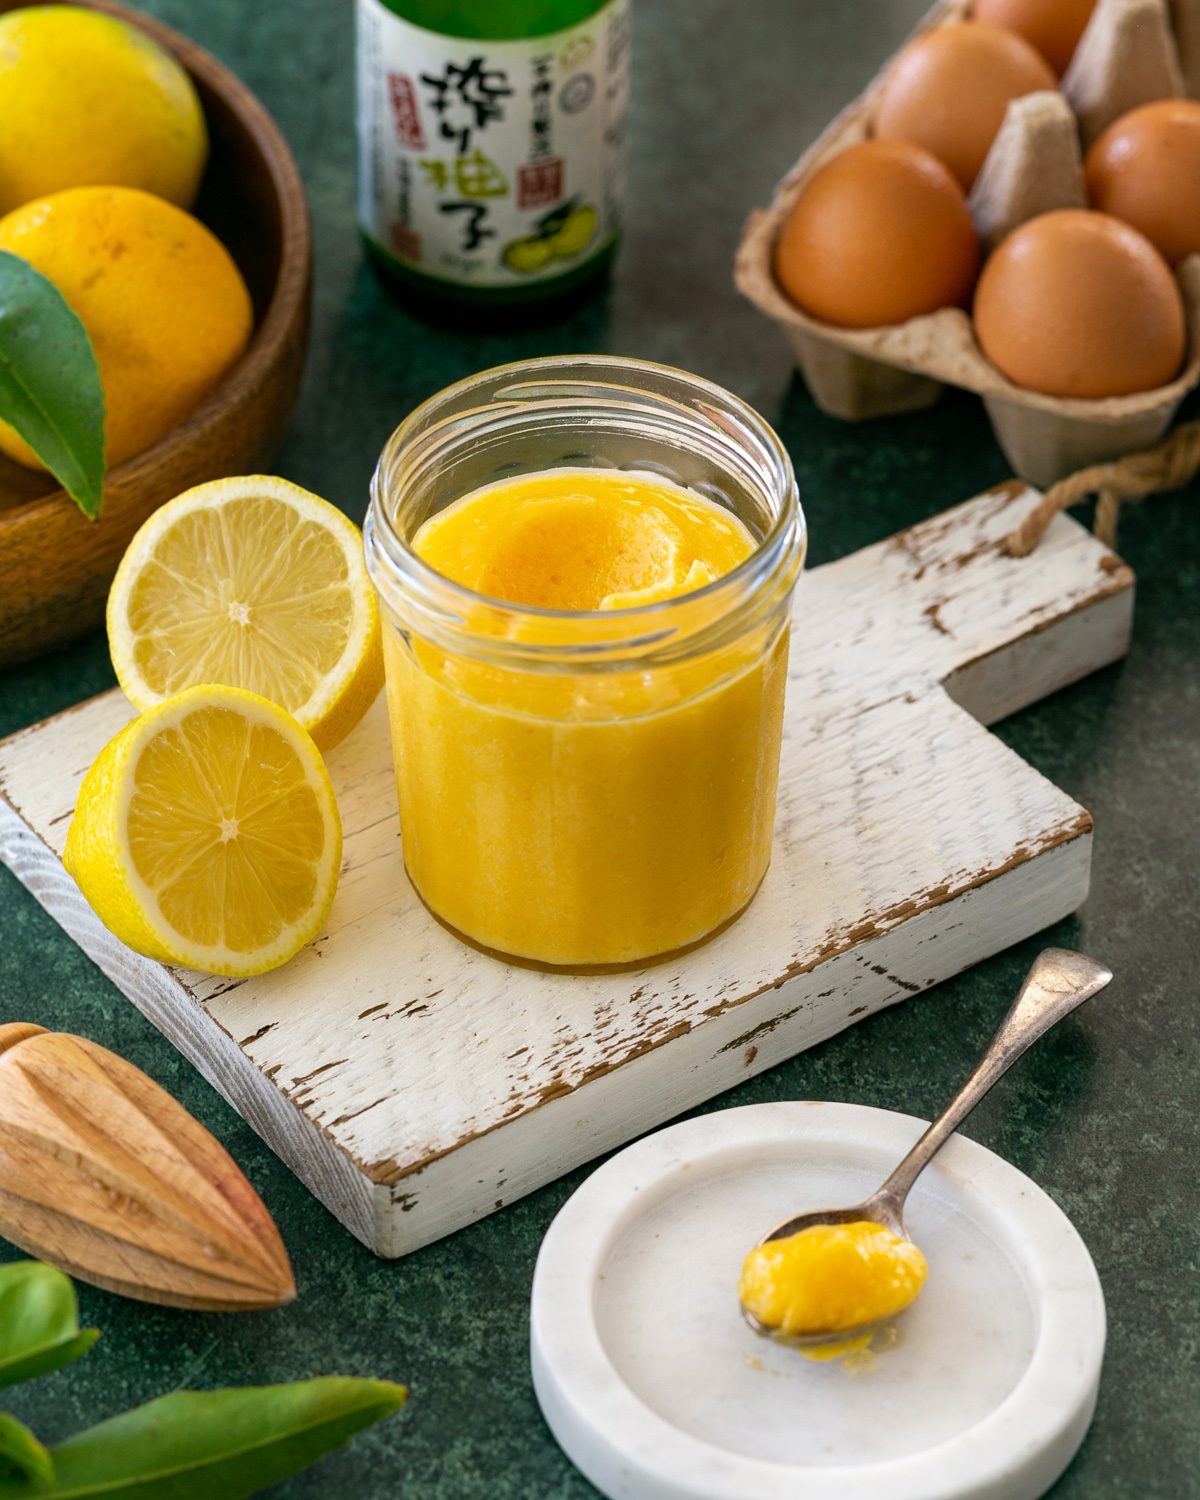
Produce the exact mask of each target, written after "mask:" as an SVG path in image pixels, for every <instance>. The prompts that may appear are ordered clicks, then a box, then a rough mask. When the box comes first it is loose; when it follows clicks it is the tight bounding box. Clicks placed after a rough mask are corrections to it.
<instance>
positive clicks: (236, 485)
mask: <svg viewBox="0 0 1200 1500" xmlns="http://www.w3.org/2000/svg"><path fill="white" fill-rule="evenodd" d="M108 646H109V651H110V653H111V655H112V663H113V667H114V669H115V671H116V674H117V680H118V681H119V682H120V684H121V687H122V688H123V689H124V691H125V695H126V697H128V698H129V700H130V702H132V703H133V704H134V706H135V707H137V708H150V707H152V706H153V705H154V704H156V703H161V702H163V701H164V699H167V698H169V697H171V696H172V695H173V694H175V693H178V692H181V691H183V690H184V689H185V688H189V687H193V686H195V685H196V684H197V683H212V682H219V683H225V684H227V685H228V686H230V687H240V688H245V689H246V690H247V691H249V692H252V693H258V694H260V695H261V696H262V697H264V698H269V699H271V701H272V702H273V703H278V704H279V705H280V706H281V707H283V708H285V709H287V711H288V712H289V713H290V714H292V715H294V717H295V718H296V719H297V720H298V721H299V723H300V724H301V725H303V727H304V728H305V729H307V730H308V732H309V733H310V734H311V735H312V737H313V739H314V740H315V741H316V743H317V744H318V745H319V746H320V748H321V749H322V750H328V749H329V748H330V746H331V745H335V744H337V742H338V741H339V740H340V739H342V738H343V736H344V735H346V734H348V733H349V731H350V730H351V729H352V728H353V727H354V725H355V724H357V723H358V721H359V719H361V718H362V716H363V714H364V713H365V712H366V711H367V709H368V708H369V707H370V705H371V703H372V701H373V700H374V698H375V696H376V694H377V693H378V692H379V689H380V687H381V686H382V685H383V654H382V649H381V645H380V637H379V610H378V606H377V604H376V601H375V591H374V588H373V587H372V585H371V581H370V579H369V577H368V576H367V569H366V563H365V562H364V560H363V551H362V535H361V533H360V532H359V530H358V527H357V526H355V525H354V523H353V522H352V521H350V520H348V519H347V518H346V517H345V516H344V515H343V514H342V513H341V511H340V510H338V509H337V508H336V507H335V506H333V505H330V504H329V503H328V501H325V500H321V499H319V498H318V497H317V496H316V495H311V494H309V492H308V491H307V490H302V489H300V488H299V486H297V485H294V484H289V483H288V482H287V480H285V479H276V478H272V477H270V476H267V475H262V474H255V475H249V476H246V477H242V478H236V479H215V480H213V481H211V483H208V484H201V485H197V486H196V488H195V489H191V490H186V491H185V492H184V493H183V494H182V495H179V496H177V497H176V498H175V499H174V500H171V501H169V502H168V503H167V504H166V505H164V506H162V507H161V508H160V509H159V510H157V511H155V512H154V514H153V515H152V516H151V517H150V518H149V520H147V521H146V522H145V524H144V525H143V526H142V528H141V530H140V531H139V532H138V533H137V535H136V536H135V537H134V538H133V540H132V542H130V544H129V547H128V550H127V551H126V553H125V556H124V557H123V558H122V559H121V565H120V567H119V568H118V569H117V576H116V577H115V578H114V579H113V585H112V589H111V591H110V592H109V596H108Z"/></svg>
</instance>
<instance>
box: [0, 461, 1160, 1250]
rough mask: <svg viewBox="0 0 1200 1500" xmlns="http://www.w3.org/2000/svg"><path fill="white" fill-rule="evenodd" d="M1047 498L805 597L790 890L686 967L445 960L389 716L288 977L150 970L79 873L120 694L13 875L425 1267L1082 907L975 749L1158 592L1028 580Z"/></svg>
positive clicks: (993, 760) (460, 956)
mask: <svg viewBox="0 0 1200 1500" xmlns="http://www.w3.org/2000/svg"><path fill="white" fill-rule="evenodd" d="M1036 498H1037V497H1036V494H1035V493H1034V492H1033V491H1030V490H1026V489H1023V488H1021V487H1020V486H1016V485H1013V486H1006V487H1002V488H1001V489H999V490H996V491H992V492H989V493H987V494H985V495H982V496H979V497H977V498H976V499H974V500H971V501H968V502H966V503H965V504H964V505H961V506H958V507H956V508H955V509H953V510H951V511H948V512H947V513H945V514H944V515H941V516H936V517H934V518H932V519H931V520H929V521H926V522H923V523H922V524H920V525H918V526H916V527H913V528H912V529H910V530H908V531H906V532H902V533H900V534H899V535H898V536H896V537H893V538H891V539H889V540H887V541H884V542H881V543H879V544H878V545H876V546H873V547H869V548H867V549H865V550H864V551H862V552H859V553H856V554H855V555H853V556H851V557H847V558H844V559H842V560H841V561H839V562H836V563H832V564H829V565H827V566H825V567H822V568H818V569H816V570H814V571H813V572H812V573H809V574H807V575H806V576H805V577H804V578H803V579H802V580H801V584H800V588H799V591H798V593H797V600H796V615H795V629H794V633H793V643H792V666H791V674H790V675H791V680H790V685H789V697H788V708H787V718H786V724H785V730H784V753H783V767H782V772H781V781H780V805H779V821H778V827H777V837H776V847H775V857H774V862H773V864H772V867H771V870H770V873H769V874H768V876H767V880H766V882H765V884H764V886H763V889H762V891H761V893H760V894H759V896H758V898H757V900H756V901H755V902H754V904H753V905H752V907H751V908H750V910H749V911H748V912H747V913H746V915H745V916H744V917H743V918H742V919H741V920H740V921H739V922H737V923H736V924H735V925H734V926H733V927H732V928H730V930H729V931H728V932H726V933H724V934H723V935H722V936H721V937H720V938H718V939H717V940H716V941H715V942H713V943H711V944H709V945H708V946H707V947H705V948H702V949H699V950H697V951H696V952H694V953H691V954H689V955H687V956H686V957H684V958H682V959H679V960H676V961H674V962H671V963H667V964H664V965H661V966H660V967H657V968H653V969H648V970H645V971H644V972H641V973H637V974H626V975H616V976H614V975H604V976H594V977H586V978H583V977H581V978H572V977H565V976H562V975H548V974H539V973H532V972H529V971H526V970H521V969H513V968H508V967H506V966H505V965H503V964H500V963H497V962H495V961H493V960H491V959H488V958H485V957H483V956H482V955H480V954H478V953H476V952H474V951H473V950H471V949H469V948H466V947H464V946H463V945H461V944H460V943H458V942H457V941H456V940H455V939H454V938H452V937H451V936H449V934H448V933H446V932H444V931H443V930H442V928H440V927H439V926H438V925H437V924H436V923H435V922H434V921H433V920H432V919H431V918H430V917H429V916H428V915H427V913H426V912H425V910H424V908H423V907H422V906H421V905H420V903H419V902H418V901H417V899H416V897H415V895H414V894H413V891H412V889H411V887H410V886H409V884H408V881H407V878H406V877H405V874H404V868H403V864H402V861H401V854H400V845H399V839H398V830H397V820H396V813H395V802H394V795H393V787H392V780H391V766H390V762H389V756H388V743H387V734H386V725H385V717H384V710H383V705H382V703H379V704H376V706H375V708H374V709H373V710H372V712H371V713H370V715H369V716H368V718H367V719H366V720H365V721H364V723H363V724H362V725H361V726H360V727H359V728H358V729H357V730H356V731H355V732H354V734H352V735H351V736H350V738H349V739H348V740H347V741H346V742H345V744H343V745H342V746H340V747H339V748H338V749H337V750H336V751H334V752H333V754H332V756H331V758H330V770H331V773H332V775H333V779H334V783H335V785H336V788H337V792H338V798H339V802H340V805H341V809H342V817H343V822H344V825H345V834H346V841H345V866H344V873H343V877H342V883H341V887H340V889H339V892H338V896H337V900H336V902H335V904H334V908H333V912H332V915H331V918H330V925H329V930H328V931H327V932H326V933H325V934H323V935H322V936H321V937H320V938H318V939H317V940H316V942H314V943H313V944H312V945H311V946H310V947H309V948H308V949H306V950H305V951H304V952H303V953H302V954H300V955H299V956H298V957H297V958H296V959H295V960H293V962H292V963H290V964H288V965H286V966H285V967H284V968H282V969H278V970H276V971H275V972H274V973H271V974H267V975H263V976H261V977H259V978H255V979H249V980H241V981H237V980H227V979H220V978H214V977H212V976H209V975H200V974H195V973H190V972H187V971H175V970H171V969H168V968H165V967H163V966H161V965H159V964H155V963H152V962H149V961H147V960H144V959H141V958H139V957H137V956H136V955H134V954H132V953H130V952H129V951H128V950H127V949H125V948H124V947H122V946H121V945H120V944H119V943H117V942H116V941H115V940H114V939H113V938H112V937H111V936H110V935H109V934H108V933H107V932H106V931H105V930H104V929H103V928H102V927H101V926H100V924H99V923H98V922H97V921H96V920H95V918H94V917H93V916H92V914H91V911H90V909H89V908H88V907H87V906H86V904H85V903H84V901H83V900H82V898H81V897H80V895H79V893H78V891H77V889H76V887H75V885H74V883H73V882H72V881H71V880H70V879H69V877H68V876H67V875H66V873H65V871H64V870H63V868H62V865H61V863H60V858H59V856H60V855H61V852H62V846H63V841H64V838H65V834H66V827H67V823H68V820H69V817H70V812H71V808H72V806H73V804H74V799H75V795H76V792H77V790H78V786H79V782H80V780H81V778H82V776H83V773H84V771H85V770H86V768H87V765H88V764H89V762H90V761H91V759H92V757H93V756H94V755H95V753H96V751H97V750H98V749H99V748H100V746H101V745H102V744H103V743H104V741H105V740H106V739H107V738H108V737H109V736H110V735H111V734H113V733H114V732H115V731H116V730H117V729H118V728H119V727H120V725H121V724H122V723H123V722H124V721H125V720H126V718H127V717H128V714H129V708H128V705H127V704H126V703H125V702H124V700H123V699H122V698H121V697H120V695H119V694H117V693H108V694H105V695H104V696H103V697H100V698H97V699H94V700H92V701H91V702H89V703H85V704H82V705H80V706H79V707H78V708H76V709H73V710H71V711H69V712H67V713H65V714H60V715H59V716H57V717H56V718H54V719H51V720H48V721H47V722H46V723H44V724H41V725H37V726H35V727H33V728H32V729H29V730H26V731H24V732H22V733H21V734H18V735H16V736H14V737H13V738H12V739H10V740H9V741H7V742H6V743H5V744H4V745H3V746H0V791H2V793H3V798H2V799H0V858H2V859H3V860H4V862H5V863H6V864H8V865H9V866H10V867H11V868H12V869H13V870H14V871H15V872H16V874H17V876H18V878H19V879H20V880H22V881H23V882H24V883H25V885H27V886H28V887H29V888H30V890H31V891H33V893H34V894H35V896H36V897H37V898H38V900H39V901H41V902H42V904H43V905H44V906H45V907H46V908H47V909H48V910H49V911H50V912H51V913H52V914H53V915H54V916H55V917H56V918H57V920H58V921H59V922H60V923H61V924H62V925H63V927H64V928H65V929H66V930H67V931H68V932H69V933H71V935H72V936H73V937H74V938H75V939H76V940H77V941H78V942H79V943H80V944H81V945H82V946H83V947H84V948H85V950H86V951H87V952H88V953H89V954H90V955H91V956H92V957H93V958H94V959H95V961H96V962H97V963H98V964H99V965H100V966H101V968H103V969H104V971H105V972H106V973H107V974H109V975H110V976H111V977H112V978H113V980H114V981H115V982H116V983H117V984H118V985H119V986H120V988H121V989H122V990H123V991H124V992H125V993H126V994H127V995H129V997H130V998H131V999H132V1000H133V1001H134V1003H135V1004H136V1005H138V1006H139V1007H140V1008H141V1009H142V1010H143V1011H145V1013H146V1014H147V1015H148V1016H149V1017H150V1019H151V1020H152V1021H153V1022H154V1023H155V1025H157V1026H158V1027H159V1028H160V1029H161V1030H162V1031H163V1032H165V1033H166V1035H167V1036H168V1037H170V1039H171V1040H172V1041H173V1042H174V1043H175V1045H176V1046H177V1047H179V1049H180V1050H181V1051H182V1052H183V1053H184V1054H185V1056H187V1057H188V1058H189V1059H190V1060H191V1061H192V1062H194V1063H195V1065H196V1066H197V1067H198V1068H199V1069H200V1070H201V1071H202V1072H203V1073H204V1075H205V1076H206V1077H207V1078H208V1079H209V1080H210V1081H211V1082H212V1083H213V1084H215V1086H216V1087H217V1088H219V1089H220V1090H221V1092H222V1093H223V1094H225V1096H226V1097H227V1098H228V1099H229V1100H230V1101H231V1102H232V1103H233V1104H234V1106H235V1107H236V1108H237V1109H238V1110H239V1111H240V1112H241V1113H242V1114H243V1115H245V1117H246V1118H247V1119H248V1120H249V1121H250V1123H251V1124H252V1125H253V1126H254V1128H255V1129H256V1130H257V1131H258V1132H259V1133H260V1134H261V1135H262V1136H263V1137H264V1139H266V1140H267V1141H268V1142H269V1143H270V1144H271V1145H272V1146H273V1147H274V1149H275V1150H276V1151H277V1152H278V1153H279V1155H280V1156H281V1157H282V1158H283V1159H284V1160H285V1161H286V1162H287V1163H288V1165H289V1166H291V1167H292V1169H293V1170H294V1171H295V1172H297V1174H298V1175H299V1176H300V1177H301V1178H302V1179H303V1180H304V1181H305V1182H306V1183H307V1184H308V1185H309V1187H311V1188H312V1190H313V1191H314V1192H315V1193H316V1194H317V1195H318V1196H319V1197H320V1198H321V1199H322V1200H323V1201H324V1202H325V1203H326V1204H327V1205H328V1206H329V1207H330V1208H331V1209H332V1210H333V1212H334V1213H336V1214H337V1215H338V1217H339V1218H341V1219H342V1220H343V1221H344V1222H345V1223H346V1224H347V1225H348V1226H349V1227H350V1229H351V1230H352V1231H353V1232H354V1233H355V1234H356V1235H358V1236H359V1237H360V1238H361V1239H363V1240H365V1241H366V1242H367V1243H368V1244H369V1245H371V1246H372V1247H373V1248H374V1249H376V1250H377V1251H379V1253H381V1254H384V1255H400V1254H403V1253H405V1252H407V1251H409V1250H413V1249H415V1248H417V1247H418V1246H419V1245H422V1244H425V1243H427V1242H428V1241H430V1240H432V1239H436V1238H437V1237H438V1236H440V1235H443V1234H447V1233H449V1232H450V1231H451V1230H453V1229H456V1228H458V1227H460V1226H461V1225H463V1224H466V1223H468V1222H470V1221H471V1220H472V1219H475V1218H478V1217H480V1216H482V1215H483V1214H486V1213H489V1212H490V1211H491V1210H492V1209H493V1208H496V1207H499V1206H500V1204H501V1203H503V1202H508V1201H510V1200H511V1199H513V1198H515V1197H518V1196H519V1195H520V1194H522V1193H525V1192H528V1191H530V1190H531V1189H532V1188H534V1187H536V1186H538V1185H539V1184H541V1183H543V1182H546V1181H548V1180H549V1179H551V1178H553V1177H555V1176H556V1175H558V1174H559V1173H561V1172H563V1171H565V1170H567V1169H568V1168H570V1167H572V1166H574V1165H576V1164H578V1163H579V1162H582V1161H585V1160H587V1159H588V1158H590V1157H592V1156H595V1155H596V1154H597V1153H599V1152H601V1151H604V1150H607V1149H609V1148H611V1147H613V1146H616V1145H618V1144H620V1143H621V1142H623V1141H626V1140H629V1139H630V1138H631V1137H633V1136H634V1135H636V1134H637V1133H639V1132H640V1131H642V1130H645V1129H647V1128H648V1127H650V1126H652V1125H654V1124H657V1123H659V1122H661V1121H662V1120H665V1119H667V1118H669V1117H670V1116H672V1115H674V1114H677V1113H678V1112H679V1111H680V1110H682V1109H685V1108H688V1107H689V1106H691V1105H694V1104H696V1103H698V1102H700V1101H701V1100H704V1099H707V1098H709V1097H711V1096H712V1095H713V1094H715V1093H718V1092H719V1091H720V1090H722V1089H724V1088H727V1087H728V1086H729V1085H731V1084H733V1083H736V1082H737V1081H738V1080H739V1079H741V1078H744V1077H747V1076H748V1075H749V1074H751V1073H753V1072H757V1071H759V1070H760V1069H762V1068H764V1067H768V1066H770V1065H771V1064H772V1063H775V1062H777V1061H779V1060H780V1059H781V1058H784V1057H787V1056H789V1055H791V1054H792V1053H794V1052H796V1051H799V1050H800V1049H802V1048H804V1047H808V1046H811V1045H812V1044H813V1043H814V1042H817V1041H820V1040H821V1039H822V1038H824V1037H827V1036H829V1035H831V1034H832V1033H834V1032H836V1031H838V1030H840V1029H841V1028H842V1027H844V1026H846V1025H848V1024H849V1023H850V1022H851V1020H853V1019H855V1018H857V1017H859V1016H863V1015H867V1014H869V1013H870V1012H872V1011H875V1010H878V1009H880V1008H881V1007H882V1006H885V1005H888V1004H891V1003H892V1002H894V1001H896V1000H900V999H903V998H904V997H905V996H907V995H909V994H912V993H915V992H916V991H919V990H923V989H925V988H927V987H928V986H929V985H932V984H936V983H937V982H938V981H939V980H941V979H944V978H946V977H947V976H949V975H950V974H953V973H955V972H957V971H958V970H960V969H962V968H964V967H965V966H967V965H968V964H971V963H974V962H976V961H977V960H978V959H980V958H982V957H984V956H985V955H987V954H989V953H993V952H995V951H997V950H998V949H1000V948H1003V947H1005V946H1006V945H1008V944H1010V943H1013V942H1015V941H1017V940H1018V939H1020V938H1023V937H1025V936H1027V935H1028V934H1030V933H1032V932H1035V931H1037V930H1038V929H1039V928H1041V927H1043V926H1045V925H1047V924H1048V923H1050V922H1052V921H1054V920H1056V919H1057V918H1059V917H1061V916H1063V915H1064V914H1066V913H1067V912H1069V911H1071V910H1073V909H1074V908H1075V907H1076V906H1077V905H1078V904H1079V903H1080V901H1082V899H1083V897H1084V895H1085V894H1086V891H1087V882H1088V867H1089V859H1090V851H1091V819H1090V818H1089V816H1088V815H1087V813H1085V812H1084V811H1083V809H1082V808H1080V807H1078V806H1077V805H1076V804H1075V803H1074V802H1072V801H1071V800H1070V798H1069V797H1067V796H1065V795H1064V794H1063V793H1062V792H1060V791H1059V790H1057V788H1055V787H1053V786H1051V785H1050V783H1049V782H1047V781H1046V780H1045V779H1044V778H1043V777H1042V776H1040V775H1039V774H1038V773H1037V772H1036V771H1034V770H1032V769H1031V768H1030V767H1029V766H1027V765H1026V764H1025V763H1024V762H1022V761H1021V760H1020V759H1019V758H1018V757H1017V756H1016V755H1014V754H1013V753H1012V752H1011V751H1009V750H1007V749H1006V748H1005V747H1004V746H1003V745H1001V744H1000V742H999V741H998V740H996V739H995V738H994V737H993V736H992V735H991V734H989V733H988V732H987V731H986V730H985V729H983V728H982V727H981V725H980V723H979V722H977V720H982V721H984V722H991V721H992V720H994V719H996V718H999V717H1000V716H1002V715H1003V714H1006V713H1009V712H1012V711H1013V710H1014V709H1016V708H1018V707H1020V706H1021V705H1022V704H1025V703H1030V702H1033V701H1034V700H1036V699H1038V698H1040V697H1042V696H1043V695H1044V694H1046V693H1049V692H1052V691H1054V690H1055V689H1056V688H1058V687H1061V686H1063V685H1064V684H1065V683H1068V682H1071V681H1073V680H1075V679H1076V678H1078V677H1081V676H1083V675H1085V674H1086V673H1088V672H1091V671H1093V670H1094V669H1095V668H1097V667H1099V666H1102V665H1104V664H1105V663H1107V662H1110V661H1114V660H1115V659H1117V658H1118V657H1119V656H1121V655H1122V654H1123V653H1124V651H1125V648H1126V645H1127V641H1128V632H1129V625H1130V619H1131V614H1132V605H1133V588H1132V584H1133V578H1132V574H1131V573H1130V572H1129V570H1128V569H1127V568H1126V567H1125V566H1124V564H1122V563H1121V562H1119V560H1118V559H1116V558H1115V557H1114V556H1113V555H1112V554H1111V553H1110V552H1108V551H1107V550H1106V549H1105V548H1104V547H1102V546H1101V545H1100V544H1099V543H1098V542H1096V541H1095V540H1094V539H1093V538H1091V537H1090V536H1088V534H1087V533H1086V532H1085V531H1083V529H1082V528H1081V527H1079V526H1078V525H1076V524H1075V522H1073V521H1071V520H1070V519H1068V518H1066V517H1060V518H1059V519H1058V520H1056V521H1055V523H1054V525H1053V527H1052V528H1051V530H1050V533H1049V535H1048V536H1047V538H1046V540H1045V542H1044V543H1043V544H1042V545H1041V546H1040V547H1039V548H1038V549H1037V551H1035V552H1034V553H1033V555H1032V556H1030V557H1028V558H1024V559H1020V560H1018V559H1014V558H1010V557H1008V556H1007V555H1006V554H1005V553H1004V552H1003V547H1002V539H1003V537H1004V536H1005V535H1006V534H1007V533H1008V531H1009V530H1011V528H1012V527H1013V526H1014V525H1015V524H1016V523H1017V521H1018V520H1019V519H1020V518H1021V516H1022V515H1023V514H1025V512H1026V511H1027V510H1028V508H1029V507H1030V506H1031V505H1032V504H1033V503H1034V502H1035V500H1036ZM943 684H945V686H944V687H943ZM973 716H974V717H973ZM25 1019H29V1020H36V1019H37V1017H36V1016H30V1017H27V1018H25Z"/></svg>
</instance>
